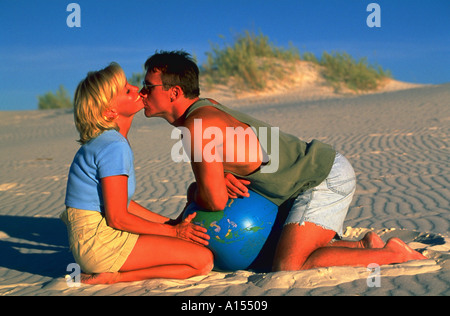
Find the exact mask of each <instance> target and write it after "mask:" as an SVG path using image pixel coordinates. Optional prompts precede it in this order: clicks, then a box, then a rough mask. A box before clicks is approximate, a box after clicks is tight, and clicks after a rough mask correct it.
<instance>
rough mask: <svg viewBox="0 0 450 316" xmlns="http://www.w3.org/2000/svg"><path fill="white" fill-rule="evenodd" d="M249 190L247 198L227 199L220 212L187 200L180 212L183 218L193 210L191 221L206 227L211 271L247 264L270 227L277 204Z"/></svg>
mask: <svg viewBox="0 0 450 316" xmlns="http://www.w3.org/2000/svg"><path fill="white" fill-rule="evenodd" d="M249 193H250V197H240V198H236V199H229V200H228V202H227V206H226V207H225V209H224V210H223V211H218V212H212V211H208V210H205V209H204V208H202V207H200V206H199V205H198V204H196V203H191V204H189V205H188V207H187V208H186V210H185V212H184V215H183V218H186V216H188V215H190V214H192V213H194V212H196V213H197V215H196V216H195V218H194V219H193V220H192V222H193V223H194V224H197V225H199V226H202V227H205V228H206V229H207V230H208V231H207V234H208V235H209V236H210V237H211V238H210V240H209V245H208V246H207V247H208V248H209V249H210V250H211V251H212V252H213V254H214V270H219V271H236V270H245V269H247V268H248V267H250V266H251V264H252V263H253V261H254V260H255V259H256V258H257V256H258V255H259V253H260V251H261V250H262V248H263V246H264V244H265V243H266V240H267V238H268V237H269V235H270V233H271V230H272V228H273V227H274V224H275V220H276V217H277V213H278V207H277V205H276V204H274V203H273V202H271V201H269V200H268V199H266V198H265V197H263V196H262V195H260V194H258V193H256V192H254V191H250V190H249Z"/></svg>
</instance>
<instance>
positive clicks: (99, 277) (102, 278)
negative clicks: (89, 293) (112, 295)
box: [80, 272, 119, 285]
mask: <svg viewBox="0 0 450 316" xmlns="http://www.w3.org/2000/svg"><path fill="white" fill-rule="evenodd" d="M80 279H81V283H84V284H90V285H94V284H114V283H117V282H119V280H118V279H119V272H105V273H94V274H86V273H81V276H80Z"/></svg>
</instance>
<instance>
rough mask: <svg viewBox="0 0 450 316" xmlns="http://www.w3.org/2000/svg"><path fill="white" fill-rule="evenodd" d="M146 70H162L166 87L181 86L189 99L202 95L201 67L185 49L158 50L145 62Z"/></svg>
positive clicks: (162, 77) (163, 82)
mask: <svg viewBox="0 0 450 316" xmlns="http://www.w3.org/2000/svg"><path fill="white" fill-rule="evenodd" d="M145 70H146V71H147V72H148V71H151V72H156V71H160V72H161V79H162V84H163V85H164V88H165V89H168V88H169V87H174V86H180V87H181V89H182V90H183V93H184V96H185V97H186V98H188V99H194V98H196V97H198V96H199V95H200V87H199V80H198V75H199V69H198V67H197V64H196V63H195V62H194V60H193V58H192V56H191V55H190V54H189V53H187V52H185V51H182V50H177V51H170V52H169V51H159V52H156V53H155V54H154V55H153V56H151V57H150V58H149V59H147V61H146V62H145Z"/></svg>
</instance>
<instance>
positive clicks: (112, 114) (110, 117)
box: [103, 108, 119, 122]
mask: <svg viewBox="0 0 450 316" xmlns="http://www.w3.org/2000/svg"><path fill="white" fill-rule="evenodd" d="M118 116H119V114H118V113H117V110H116V109H114V108H110V109H107V110H105V111H104V112H103V118H104V119H105V120H106V121H108V122H112V121H114V120H115V119H116V118H117V117H118Z"/></svg>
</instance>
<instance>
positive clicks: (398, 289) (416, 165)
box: [0, 84, 450, 296]
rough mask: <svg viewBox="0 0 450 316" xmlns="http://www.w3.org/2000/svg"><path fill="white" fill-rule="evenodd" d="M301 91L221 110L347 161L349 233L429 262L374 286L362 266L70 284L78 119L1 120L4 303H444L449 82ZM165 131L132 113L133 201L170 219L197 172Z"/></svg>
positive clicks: (22, 116) (447, 286)
mask: <svg viewBox="0 0 450 316" xmlns="http://www.w3.org/2000/svg"><path fill="white" fill-rule="evenodd" d="M404 88H411V86H405V87H404ZM391 90H395V89H391ZM300 92H301V91H300ZM300 92H297V95H295V94H289V93H288V92H285V93H284V94H278V95H274V96H267V95H265V96H253V97H251V96H250V97H248V98H243V99H242V98H241V99H239V100H235V99H233V98H229V99H227V100H226V102H224V103H225V104H226V105H230V106H234V107H238V108H241V109H242V110H243V111H245V112H247V113H249V114H251V115H253V116H255V117H258V118H260V119H263V120H266V121H268V122H270V123H271V124H272V125H273V126H279V127H280V128H281V129H282V130H284V131H286V132H289V133H291V134H294V135H296V136H298V137H300V138H301V139H303V140H311V139H313V138H316V139H319V140H322V141H324V142H327V143H330V144H332V145H333V146H335V148H336V149H337V150H338V151H340V152H341V153H342V154H344V155H345V156H346V157H347V158H348V159H349V160H350V161H351V163H352V164H353V166H354V168H355V171H356V173H357V181H358V186H357V191H356V194H355V198H354V200H353V202H352V204H351V207H350V210H349V214H348V217H347V219H346V222H345V225H346V226H347V230H346V237H347V238H349V239H356V238H358V236H360V235H361V234H364V233H365V232H367V231H369V230H374V231H376V232H378V233H379V234H380V235H381V236H382V238H383V239H384V240H386V239H388V238H390V237H400V238H402V239H403V240H404V241H405V242H407V243H408V244H409V245H410V246H411V247H412V248H414V249H417V250H419V251H420V252H422V253H423V254H425V255H426V256H428V257H429V258H430V259H429V260H425V261H412V262H408V263H405V264H398V265H387V266H381V267H380V269H379V274H380V278H374V273H376V272H373V271H371V270H368V269H367V268H365V267H362V268H351V267H330V268H326V269H314V270H310V271H300V272H279V273H254V272H251V271H237V272H233V273H220V272H212V273H210V274H209V275H208V276H204V277H196V278H192V279H189V280H182V281H179V280H160V279H157V280H147V281H141V282H133V283H121V284H114V285H108V286H107V285H96V286H87V285H82V286H80V287H69V286H68V284H67V283H66V281H65V278H64V276H65V275H66V274H69V273H71V272H72V270H69V271H67V266H68V265H69V264H70V263H72V262H74V260H73V258H72V255H71V253H70V251H69V249H68V245H67V237H66V231H65V227H64V225H63V224H62V222H60V220H59V219H58V215H59V213H60V212H61V211H62V210H63V209H64V195H65V185H66V181H67V173H68V168H69V165H70V163H71V161H72V159H73V156H74V154H75V152H76V151H77V150H78V145H77V143H76V142H75V140H76V138H77V133H76V130H75V127H74V124H73V115H72V113H70V112H69V111H61V110H59V111H58V110H49V111H24V112H0V146H1V154H0V201H1V207H0V295H17V296H23V295H149V296H155V295H162V296H173V295H182V296H184V295H194V296H198V295H208V296H272V295H274V296H292V295H367V296H369V295H387V296H398V295H411V296H416V295H444V296H446V295H449V294H450V260H449V259H450V237H449V236H450V233H449V231H450V230H449V227H450V212H449V211H450V207H449V200H450V193H449V187H450V183H449V181H450V180H449V179H450V166H449V156H450V155H449V154H450V151H449V135H450V131H449V126H450V106H449V105H450V104H449V100H450V84H445V85H438V86H421V87H413V89H406V90H398V91H390V92H380V93H377V94H372V95H360V96H357V95H353V96H350V97H348V96H347V97H339V96H333V95H328V96H327V97H323V98H320V97H319V98H314V97H311V96H308V95H305V96H304V97H302V95H301V94H299V93H300ZM219 101H220V100H219ZM171 131H172V127H171V126H169V125H168V124H167V123H166V122H165V121H163V120H161V119H150V120H149V119H146V118H145V117H144V116H143V114H141V113H139V114H138V115H137V117H136V119H135V122H134V126H133V129H132V131H131V133H130V137H129V138H130V142H131V144H132V147H133V150H134V152H135V158H136V160H135V165H136V173H137V185H138V187H137V190H136V195H135V200H136V201H138V202H139V203H141V204H143V205H145V206H147V207H148V208H150V209H152V210H153V211H156V212H160V213H161V214H164V215H166V216H171V217H175V216H176V215H178V213H179V212H180V210H181V209H182V207H183V205H184V203H185V199H186V193H185V191H186V188H187V186H188V184H189V183H190V182H191V181H192V180H193V176H192V172H191V170H190V166H189V165H188V164H186V163H179V164H176V163H174V162H173V161H172V160H171V159H170V150H171V147H172V146H173V145H174V143H175V141H174V140H171V139H170V132H171Z"/></svg>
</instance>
